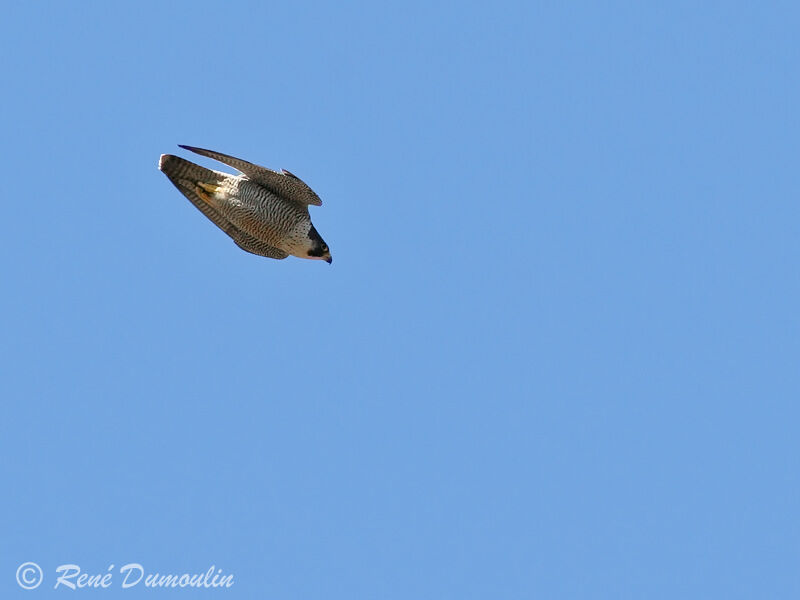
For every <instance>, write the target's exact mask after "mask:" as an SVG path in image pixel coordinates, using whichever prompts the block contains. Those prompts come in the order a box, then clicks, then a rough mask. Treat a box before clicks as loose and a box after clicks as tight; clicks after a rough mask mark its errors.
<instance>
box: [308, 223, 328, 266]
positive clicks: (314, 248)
mask: <svg viewBox="0 0 800 600" xmlns="http://www.w3.org/2000/svg"><path fill="white" fill-rule="evenodd" d="M308 239H309V240H311V248H309V250H308V258H313V259H319V260H324V261H325V262H326V263H328V264H331V263H332V262H333V258H332V257H331V250H330V248H328V244H326V243H325V240H323V239H322V236H320V234H319V233H317V230H316V229H315V228H314V226H313V225H312V226H311V229H309V230H308Z"/></svg>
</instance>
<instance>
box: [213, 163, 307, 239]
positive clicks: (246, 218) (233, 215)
mask: <svg viewBox="0 0 800 600" xmlns="http://www.w3.org/2000/svg"><path fill="white" fill-rule="evenodd" d="M221 191H223V194H224V196H225V199H224V201H223V202H222V203H221V207H220V210H221V212H222V213H223V215H224V216H225V218H227V219H228V220H230V222H231V223H233V224H234V225H236V227H238V228H239V229H241V230H242V231H244V232H246V233H248V234H250V235H252V236H253V237H255V238H257V239H259V240H261V241H263V242H265V243H267V244H269V245H271V246H274V247H275V248H280V249H283V250H287V251H289V248H287V245H289V246H293V245H294V244H292V243H291V242H292V241H293V240H292V238H293V237H295V235H296V232H297V231H298V226H299V228H300V229H301V230H302V229H305V231H308V226H305V227H304V226H303V224H304V223H306V222H308V223H310V219H309V214H308V210H307V209H304V207H301V206H299V205H298V204H297V203H296V202H289V201H287V200H284V199H283V198H281V197H280V196H278V195H276V194H273V193H272V192H270V191H269V190H267V189H266V188H264V187H263V186H261V185H259V184H257V183H254V182H252V181H250V180H248V179H245V178H243V177H231V178H229V179H227V180H226V181H225V183H224V185H223V186H222V190H221Z"/></svg>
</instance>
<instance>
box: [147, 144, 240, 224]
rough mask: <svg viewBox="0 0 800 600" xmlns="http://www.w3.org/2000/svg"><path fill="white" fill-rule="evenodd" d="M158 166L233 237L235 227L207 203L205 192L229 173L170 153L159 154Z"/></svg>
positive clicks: (200, 208)
mask: <svg viewBox="0 0 800 600" xmlns="http://www.w3.org/2000/svg"><path fill="white" fill-rule="evenodd" d="M158 168H159V170H160V171H162V172H163V173H164V175H166V176H167V177H168V178H169V180H170V181H171V182H172V183H173V184H174V185H175V187H176V188H178V189H179V190H180V191H181V193H182V194H183V195H184V196H186V197H187V198H188V199H189V200H190V201H191V203H192V204H194V205H195V206H196V207H197V208H198V209H199V210H200V212H202V213H203V214H204V215H205V216H207V217H208V218H209V219H211V221H213V222H214V223H215V224H216V225H217V227H219V228H220V229H222V231H224V232H225V233H227V234H228V235H230V236H231V237H234V235H235V231H236V228H235V227H234V226H233V225H232V224H231V223H230V222H229V221H228V220H227V219H226V218H225V217H223V216H222V215H221V214H220V213H219V212H218V211H217V209H216V208H215V207H214V206H212V205H211V204H209V195H208V193H207V192H208V191H209V190H210V189H213V188H216V187H217V186H218V185H219V184H220V183H222V182H223V181H225V179H226V178H228V177H230V175H228V174H227V173H220V172H219V171H212V170H211V169H206V168H205V167H201V166H200V165H196V164H194V163H192V162H189V161H188V160H184V159H182V158H181V157H179V156H172V155H171V154H162V155H161V159H160V160H159V161H158ZM234 239H235V237H234Z"/></svg>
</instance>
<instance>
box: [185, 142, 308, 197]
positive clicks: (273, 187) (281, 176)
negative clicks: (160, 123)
mask: <svg viewBox="0 0 800 600" xmlns="http://www.w3.org/2000/svg"><path fill="white" fill-rule="evenodd" d="M178 145H179V146H180V147H181V148H183V149H185V150H189V151H191V152H194V153H195V154H200V155H201V156H207V157H208V158H213V159H214V160H218V161H219V162H221V163H225V164H226V165H228V166H231V167H233V168H234V169H237V170H239V171H241V172H242V173H243V174H244V175H246V176H247V178H248V179H250V180H252V181H255V182H256V183H258V184H261V185H263V186H264V187H265V188H267V189H268V190H269V191H271V192H273V193H274V194H277V195H279V196H283V197H284V198H288V199H289V200H292V201H294V202H297V203H298V204H301V205H303V206H307V205H309V204H313V205H314V206H322V200H320V198H319V196H317V195H316V194H315V193H314V190H312V189H311V188H310V187H308V185H306V184H305V182H303V180H302V179H300V178H299V177H297V176H296V175H292V174H291V173H289V171H285V170H281V172H280V173H278V172H277V171H273V170H272V169H267V168H266V167H260V166H259V165H254V164H253V163H251V162H247V161H246V160H242V159H241V158H235V157H233V156H228V155H227V154H222V153H221V152H214V151H213V150H206V149H205V148H195V147H193V146H183V145H181V144H178Z"/></svg>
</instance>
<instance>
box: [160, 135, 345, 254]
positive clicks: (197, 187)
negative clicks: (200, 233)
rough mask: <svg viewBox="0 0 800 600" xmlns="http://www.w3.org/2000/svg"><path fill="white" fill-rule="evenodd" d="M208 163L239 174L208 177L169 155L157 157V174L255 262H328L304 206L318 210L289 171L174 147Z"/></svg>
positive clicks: (311, 196)
mask: <svg viewBox="0 0 800 600" xmlns="http://www.w3.org/2000/svg"><path fill="white" fill-rule="evenodd" d="M180 147H181V148H184V149H186V150H190V151H192V152H194V153H196V154H200V155H202V156H207V157H209V158H213V159H214V160H217V161H219V162H221V163H224V164H226V165H228V166H230V167H233V168H234V169H237V170H238V171H240V172H241V174H240V175H230V174H228V173H222V172H220V171H212V170H211V169H206V168H204V167H201V166H200V165H196V164H194V163H192V162H189V161H188V160H184V159H182V158H180V157H178V156H172V155H171V154H162V155H161V159H160V160H159V161H158V168H159V169H160V170H161V171H162V172H163V173H164V174H165V175H166V176H167V177H168V178H169V180H170V181H171V182H172V183H173V184H174V185H175V187H176V188H178V189H179V190H180V191H181V193H182V194H183V195H184V196H186V197H187V198H188V199H189V200H190V201H191V203H192V204H194V205H195V206H196V207H197V208H198V209H200V212H202V213H203V214H204V215H205V216H207V217H208V218H209V219H211V221H213V222H214V224H215V225H216V226H217V227H219V228H220V229H222V231H224V232H225V233H227V234H228V235H229V236H230V237H231V238H233V241H234V242H236V245H237V246H239V247H240V248H242V249H243V250H246V251H247V252H252V253H253V254H258V255H260V256H267V257H269V258H276V259H284V258H286V257H287V256H289V255H290V254H291V255H292V256H297V257H299V258H310V259H319V260H324V261H325V262H327V263H328V264H330V263H331V262H332V260H333V259H332V258H331V253H330V250H329V249H328V245H327V244H326V243H325V242H324V241H323V239H322V237H320V235H319V233H317V230H316V229H315V228H314V225H312V224H311V216H310V215H309V214H308V205H309V204H313V205H314V206H321V205H322V200H320V199H319V196H317V195H316V194H315V193H314V192H313V191H312V189H311V188H310V187H308V186H307V185H306V184H305V183H304V182H303V181H302V180H301V179H300V178H299V177H297V176H296V175H292V174H291V173H289V171H286V170H283V169H281V171H280V172H278V171H273V170H271V169H267V168H265V167H260V166H258V165H254V164H252V163H249V162H247V161H244V160H241V159H238V158H234V157H233V156H228V155H227V154H221V153H219V152H213V151H211V150H205V149H203V148H193V147H192V146H180Z"/></svg>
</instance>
